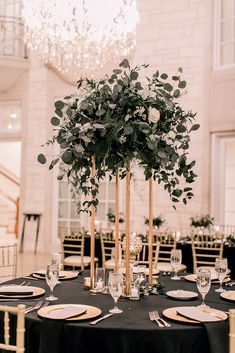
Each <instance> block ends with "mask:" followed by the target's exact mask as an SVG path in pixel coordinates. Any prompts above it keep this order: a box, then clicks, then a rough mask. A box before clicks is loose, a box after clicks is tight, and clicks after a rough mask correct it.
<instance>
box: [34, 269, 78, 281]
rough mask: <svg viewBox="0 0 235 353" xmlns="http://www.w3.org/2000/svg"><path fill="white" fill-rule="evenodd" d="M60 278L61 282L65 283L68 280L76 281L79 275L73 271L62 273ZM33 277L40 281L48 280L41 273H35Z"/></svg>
mask: <svg viewBox="0 0 235 353" xmlns="http://www.w3.org/2000/svg"><path fill="white" fill-rule="evenodd" d="M60 274H61V275H60V277H59V281H64V280H68V279H74V278H77V276H78V274H77V273H76V272H73V271H60ZM32 277H35V278H38V279H46V276H45V275H44V274H41V275H40V274H39V273H33V274H32Z"/></svg>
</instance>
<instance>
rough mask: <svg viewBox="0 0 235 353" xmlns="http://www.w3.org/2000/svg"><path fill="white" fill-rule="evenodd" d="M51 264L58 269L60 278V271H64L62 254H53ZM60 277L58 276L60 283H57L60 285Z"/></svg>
mask: <svg viewBox="0 0 235 353" xmlns="http://www.w3.org/2000/svg"><path fill="white" fill-rule="evenodd" d="M51 264H52V265H53V266H57V268H58V273H59V276H60V271H61V269H62V265H63V264H62V254H60V253H53V254H52V259H51ZM59 276H58V281H57V283H58V284H59V283H61V282H60V281H59Z"/></svg>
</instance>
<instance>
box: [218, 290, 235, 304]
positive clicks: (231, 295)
mask: <svg viewBox="0 0 235 353" xmlns="http://www.w3.org/2000/svg"><path fill="white" fill-rule="evenodd" d="M220 296H221V298H223V299H227V300H231V301H232V302H234V301H235V290H228V291H226V292H222V293H220Z"/></svg>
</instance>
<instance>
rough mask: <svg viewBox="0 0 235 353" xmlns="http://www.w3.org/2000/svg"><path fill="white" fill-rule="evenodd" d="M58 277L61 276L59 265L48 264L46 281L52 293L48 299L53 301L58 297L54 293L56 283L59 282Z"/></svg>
mask: <svg viewBox="0 0 235 353" xmlns="http://www.w3.org/2000/svg"><path fill="white" fill-rule="evenodd" d="M58 278H59V271H58V267H57V266H54V265H48V266H47V269H46V282H47V285H48V286H49V288H50V295H49V297H47V298H46V300H49V301H53V300H57V299H58V298H56V297H55V296H54V295H53V290H54V287H55V286H56V284H57V283H58Z"/></svg>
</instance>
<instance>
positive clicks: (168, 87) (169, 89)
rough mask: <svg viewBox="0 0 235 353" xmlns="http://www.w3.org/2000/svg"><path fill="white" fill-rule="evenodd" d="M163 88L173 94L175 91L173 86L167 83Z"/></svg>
mask: <svg viewBox="0 0 235 353" xmlns="http://www.w3.org/2000/svg"><path fill="white" fill-rule="evenodd" d="M163 88H164V89H165V90H166V91H167V92H171V91H172V90H173V86H172V85H171V84H170V83H165V84H164V86H163Z"/></svg>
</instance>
